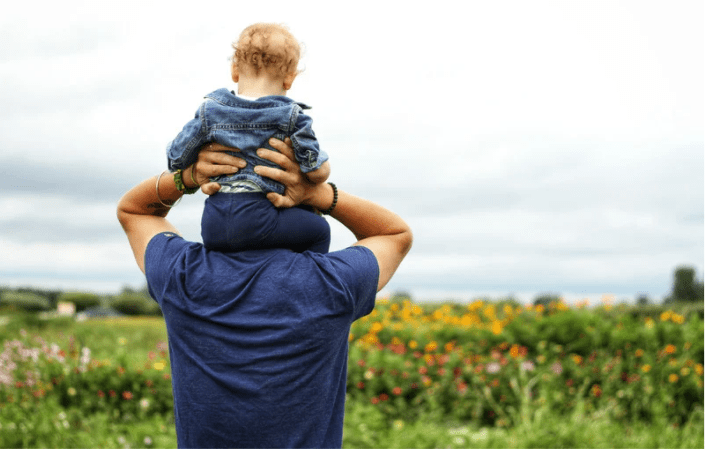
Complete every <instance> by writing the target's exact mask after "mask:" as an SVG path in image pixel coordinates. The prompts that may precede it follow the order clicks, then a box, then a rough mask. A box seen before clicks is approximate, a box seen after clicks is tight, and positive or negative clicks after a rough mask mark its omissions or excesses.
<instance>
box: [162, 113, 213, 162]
mask: <svg viewBox="0 0 705 449" xmlns="http://www.w3.org/2000/svg"><path fill="white" fill-rule="evenodd" d="M205 106H206V103H205V102H204V103H203V104H201V107H200V108H198V110H197V111H196V114H195V116H194V118H193V119H191V120H189V121H188V122H187V123H186V125H184V128H183V129H182V130H181V132H180V133H179V135H177V136H176V138H175V139H174V140H172V141H171V142H170V143H169V145H167V148H166V156H167V159H168V161H169V170H175V169H178V168H180V169H185V168H186V167H188V166H189V165H191V164H193V163H194V162H196V160H197V159H198V150H199V149H200V148H201V146H202V145H203V144H204V143H206V138H207V137H208V128H207V126H206V121H205Z"/></svg>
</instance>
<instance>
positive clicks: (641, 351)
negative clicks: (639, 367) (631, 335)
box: [634, 349, 644, 357]
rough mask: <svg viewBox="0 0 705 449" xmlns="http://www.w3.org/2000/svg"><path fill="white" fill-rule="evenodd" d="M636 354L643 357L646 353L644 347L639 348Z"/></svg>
mask: <svg viewBox="0 0 705 449" xmlns="http://www.w3.org/2000/svg"><path fill="white" fill-rule="evenodd" d="M634 355H635V356H637V357H641V356H642V355H644V350H643V349H637V350H636V352H635V353H634Z"/></svg>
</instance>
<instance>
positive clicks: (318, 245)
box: [266, 207, 330, 254]
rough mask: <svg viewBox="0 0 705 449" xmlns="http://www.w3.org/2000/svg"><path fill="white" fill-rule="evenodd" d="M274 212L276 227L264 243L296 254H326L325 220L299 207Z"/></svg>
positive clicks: (326, 229) (326, 228) (326, 231)
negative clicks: (308, 252) (307, 252)
mask: <svg viewBox="0 0 705 449" xmlns="http://www.w3.org/2000/svg"><path fill="white" fill-rule="evenodd" d="M276 211H277V212H278V219H277V223H276V227H275V228H274V230H273V232H272V233H271V234H269V235H268V236H267V242H266V243H267V245H268V246H269V247H277V248H289V249H291V250H293V251H296V252H304V251H313V252H317V253H321V254H326V253H327V252H328V249H329V247H330V225H329V224H328V222H327V221H326V219H325V218H323V217H321V216H320V215H317V214H315V213H314V212H311V211H309V210H306V209H303V208H300V207H291V208H288V209H276Z"/></svg>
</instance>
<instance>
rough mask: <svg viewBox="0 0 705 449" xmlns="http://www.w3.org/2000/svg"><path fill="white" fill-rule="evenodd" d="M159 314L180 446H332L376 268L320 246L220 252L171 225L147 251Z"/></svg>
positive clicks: (354, 250) (352, 252)
mask: <svg viewBox="0 0 705 449" xmlns="http://www.w3.org/2000/svg"><path fill="white" fill-rule="evenodd" d="M145 270H146V275H147V282H148V285H149V291H150V294H151V295H152V297H153V298H154V299H155V300H156V301H157V302H158V303H159V305H160V307H161V309H162V312H163V313H164V318H165V321H166V327H167V332H168V336H169V354H170V357H171V371H172V384H173V392H174V412H175V420H176V433H177V440H178V444H179V447H340V446H341V445H342V438H343V437H342V432H343V413H344V405H345V388H346V377H347V360H348V336H349V333H350V325H351V324H352V322H353V321H354V320H356V319H358V318H360V317H362V316H364V315H367V314H369V313H370V312H371V311H372V309H373V308H374V304H375V294H376V290H377V282H378V278H379V266H378V264H377V260H376V258H375V256H374V254H373V253H372V252H371V251H370V250H369V249H368V248H365V247H362V246H355V247H350V248H347V249H344V250H342V251H336V252H332V253H328V254H318V253H311V252H304V253H295V252H292V251H289V250H285V249H267V250H255V251H243V252H233V253H220V252H216V251H208V250H206V249H205V248H204V247H203V245H201V244H200V243H193V242H187V241H186V240H184V239H183V238H181V237H179V236H178V235H176V234H173V233H162V234H158V235H156V236H155V237H154V238H152V240H151V241H150V242H149V245H148V246H147V250H146V253H145Z"/></svg>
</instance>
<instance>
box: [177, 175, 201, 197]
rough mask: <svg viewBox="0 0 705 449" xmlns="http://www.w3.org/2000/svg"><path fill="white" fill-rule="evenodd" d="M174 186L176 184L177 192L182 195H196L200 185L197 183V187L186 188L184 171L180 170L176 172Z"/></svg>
mask: <svg viewBox="0 0 705 449" xmlns="http://www.w3.org/2000/svg"><path fill="white" fill-rule="evenodd" d="M191 177H192V178H193V170H191ZM174 184H176V190H178V191H179V192H182V193H186V194H188V195H190V194H192V193H196V192H197V191H198V183H196V187H191V188H189V187H186V184H184V178H183V170H181V169H178V170H176V172H174Z"/></svg>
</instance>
